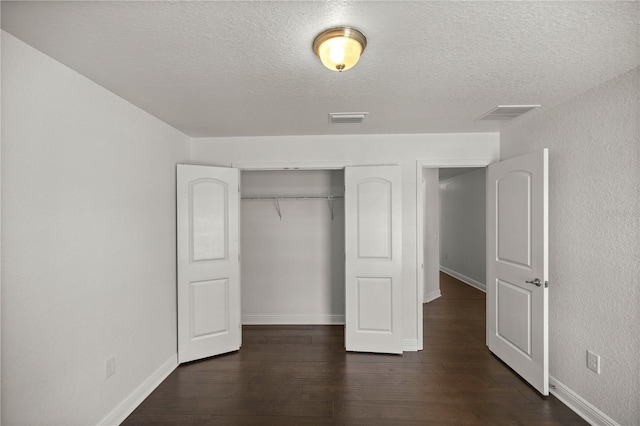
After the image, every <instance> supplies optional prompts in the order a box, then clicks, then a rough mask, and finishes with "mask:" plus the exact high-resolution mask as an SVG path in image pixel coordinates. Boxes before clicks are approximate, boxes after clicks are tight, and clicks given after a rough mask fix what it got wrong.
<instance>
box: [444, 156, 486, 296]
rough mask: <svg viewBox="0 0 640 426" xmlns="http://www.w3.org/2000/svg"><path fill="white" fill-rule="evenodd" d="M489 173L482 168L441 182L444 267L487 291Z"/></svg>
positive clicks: (446, 270)
mask: <svg viewBox="0 0 640 426" xmlns="http://www.w3.org/2000/svg"><path fill="white" fill-rule="evenodd" d="M485 199H486V174H485V169H484V168H482V169H479V170H475V171H471V172H469V173H465V174H462V175H458V176H454V177H451V178H448V179H443V180H441V181H440V218H441V219H440V266H441V268H442V270H443V271H445V272H447V273H449V274H451V275H453V276H455V277H456V278H459V279H461V280H463V281H464V282H466V283H468V284H471V285H474V286H476V287H478V288H481V289H485V288H486V284H485V283H486V262H487V260H486V226H487V223H486V202H485Z"/></svg>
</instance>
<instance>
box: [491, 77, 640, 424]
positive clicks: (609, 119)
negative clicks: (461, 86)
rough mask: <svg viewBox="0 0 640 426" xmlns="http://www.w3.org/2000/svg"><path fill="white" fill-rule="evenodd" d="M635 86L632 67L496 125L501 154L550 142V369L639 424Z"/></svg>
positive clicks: (612, 412)
mask: <svg viewBox="0 0 640 426" xmlns="http://www.w3.org/2000/svg"><path fill="white" fill-rule="evenodd" d="M639 88H640V69H639V68H636V69H634V70H633V71H631V72H629V73H626V74H624V75H622V76H620V77H618V78H616V79H614V80H612V81H609V82H607V83H604V84H602V85H601V86H599V87H596V88H594V89H592V90H590V91H588V92H586V93H584V94H582V95H580V96H578V97H576V98H573V99H571V100H569V101H567V102H565V103H563V104H561V105H557V106H555V107H553V108H551V109H549V110H548V111H541V112H539V113H532V114H531V115H529V116H523V117H522V118H521V119H518V120H517V121H515V122H514V123H513V124H512V125H511V126H509V127H508V128H506V129H505V130H504V131H503V132H502V134H501V158H503V159H507V158H511V157H514V156H517V155H520V154H524V153H528V152H532V151H536V150H539V149H542V148H545V147H548V148H549V192H550V195H549V206H550V207H549V238H550V240H549V247H550V253H549V268H550V272H549V273H550V286H549V324H550V327H549V347H550V356H549V365H550V370H549V373H550V375H551V376H553V377H554V378H555V379H557V380H558V381H559V382H561V383H562V384H564V385H565V386H567V387H568V388H569V389H571V390H572V391H573V392H575V393H576V394H578V395H579V396H581V397H582V398H584V399H586V400H587V401H588V402H590V403H591V404H593V405H594V406H595V407H596V408H597V409H599V410H601V411H602V412H604V413H605V414H606V415H608V416H610V417H611V418H613V419H614V420H615V421H616V422H618V423H619V424H621V425H640V383H639V382H640V361H639V357H638V354H640V341H639V339H640V288H639V286H640V281H639V280H638V275H639V274H638V265H639V254H640V249H639V241H640V222H639V218H640V191H639V189H638V188H640V124H639V123H640V89H639ZM587 349H591V350H593V351H594V352H595V353H597V354H599V355H600V356H601V374H600V375H597V374H595V373H593V372H592V371H590V370H588V369H587V367H586V350H587Z"/></svg>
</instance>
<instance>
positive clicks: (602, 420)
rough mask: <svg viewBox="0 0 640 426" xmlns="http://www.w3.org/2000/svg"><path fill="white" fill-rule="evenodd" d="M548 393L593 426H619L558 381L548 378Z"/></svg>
mask: <svg viewBox="0 0 640 426" xmlns="http://www.w3.org/2000/svg"><path fill="white" fill-rule="evenodd" d="M549 392H551V394H553V396H555V397H556V398H558V399H559V400H560V401H562V403H563V404H564V405H566V406H567V407H569V408H571V409H572V410H573V411H575V412H576V414H578V415H579V416H580V417H582V418H583V419H585V420H586V421H587V422H589V424H591V425H594V426H600V425H602V426H620V424H619V423H617V422H616V421H615V420H613V419H612V418H611V417H609V416H607V415H606V414H605V413H603V412H602V411H600V410H598V409H597V408H596V407H594V406H593V404H591V403H590V402H589V401H587V400H585V399H584V398H582V397H581V396H580V395H578V394H577V393H575V392H574V391H573V390H571V389H570V388H569V387H567V386H566V385H564V384H563V383H562V382H560V381H559V380H558V379H556V378H554V377H552V376H549Z"/></svg>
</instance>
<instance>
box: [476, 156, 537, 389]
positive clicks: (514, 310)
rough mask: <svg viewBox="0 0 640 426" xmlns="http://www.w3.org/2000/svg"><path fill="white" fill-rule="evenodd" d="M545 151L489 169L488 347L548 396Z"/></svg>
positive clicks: (495, 165)
mask: <svg viewBox="0 0 640 426" xmlns="http://www.w3.org/2000/svg"><path fill="white" fill-rule="evenodd" d="M547 200H548V151H547V150H546V149H545V150H543V151H538V152H534V153H531V154H527V155H524V156H522V157H517V158H513V159H510V160H506V161H502V162H499V163H496V164H492V165H490V166H489V168H488V173H487V345H488V346H489V349H490V350H491V352H493V353H494V354H495V355H496V356H498V357H499V358H500V359H502V360H503V361H504V362H505V363H506V364H507V365H509V366H510V367H511V368H512V369H513V370H514V371H516V372H517V373H518V374H519V375H520V376H522V377H523V378H524V379H525V380H526V381H528V382H529V383H530V384H531V385H532V386H533V387H534V388H535V389H537V390H538V392H540V393H541V394H543V395H548V394H549V360H548V358H549V356H548V349H549V338H548V329H549V326H548V288H547V283H548V266H547V265H548V261H547V258H548V249H547V245H548V244H547V242H548V240H547V233H548V232H547V231H548V201H547Z"/></svg>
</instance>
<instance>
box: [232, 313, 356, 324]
mask: <svg viewBox="0 0 640 426" xmlns="http://www.w3.org/2000/svg"><path fill="white" fill-rule="evenodd" d="M242 324H244V325H285V324H286V325H344V315H242Z"/></svg>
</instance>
